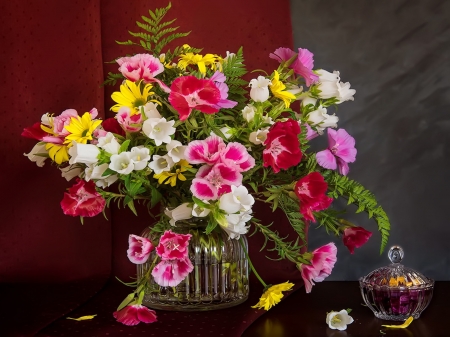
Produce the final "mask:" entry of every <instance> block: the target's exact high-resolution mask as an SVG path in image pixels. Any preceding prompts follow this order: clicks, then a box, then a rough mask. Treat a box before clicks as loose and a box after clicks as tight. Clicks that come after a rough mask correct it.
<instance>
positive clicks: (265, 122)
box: [262, 115, 275, 125]
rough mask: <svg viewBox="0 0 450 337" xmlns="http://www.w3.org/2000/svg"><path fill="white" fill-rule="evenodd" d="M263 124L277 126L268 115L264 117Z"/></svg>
mask: <svg viewBox="0 0 450 337" xmlns="http://www.w3.org/2000/svg"><path fill="white" fill-rule="evenodd" d="M262 122H263V124H270V125H273V124H275V122H274V121H273V120H272V117H269V116H268V115H265V116H263V119H262Z"/></svg>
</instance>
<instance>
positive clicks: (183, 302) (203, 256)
mask: <svg viewBox="0 0 450 337" xmlns="http://www.w3.org/2000/svg"><path fill="white" fill-rule="evenodd" d="M205 229H206V222H205V221H203V220H198V219H197V220H195V221H189V220H184V221H177V223H176V227H172V228H171V230H172V231H173V232H176V233H179V234H191V235H192V236H191V239H190V241H189V259H190V260H191V262H192V265H193V266H194V269H193V270H192V272H191V273H189V275H188V276H187V277H186V278H185V279H184V280H183V281H181V283H180V284H178V285H177V286H176V287H162V286H160V285H158V284H157V283H156V282H155V281H154V279H153V277H152V276H151V275H150V277H149V279H148V281H147V282H146V287H145V295H144V299H143V304H144V305H145V306H147V307H149V308H152V309H159V310H172V311H206V310H215V309H222V308H228V307H232V306H235V305H238V304H240V303H243V302H244V301H245V300H247V298H248V294H249V284H248V262H247V259H246V252H244V249H245V250H246V251H248V244H247V239H246V238H245V236H244V235H241V238H242V243H243V244H241V243H240V242H239V240H233V239H231V240H230V239H228V234H226V232H224V231H213V233H210V234H208V235H207V234H206V233H205ZM154 235H155V234H152V233H151V228H147V229H145V230H144V231H143V233H142V234H141V236H143V237H147V238H148V239H150V240H151V241H152V242H155V241H156V242H157V241H158V240H155V238H156V237H153V236H154ZM156 257H157V255H156V252H155V251H153V252H152V253H151V255H150V257H149V259H148V262H146V263H144V264H141V265H138V266H137V276H138V281H139V280H141V279H142V277H144V275H145V274H146V273H147V271H148V269H149V268H150V266H151V263H152V262H153V261H154V259H155V258H156ZM158 259H159V258H158ZM157 261H159V260H157Z"/></svg>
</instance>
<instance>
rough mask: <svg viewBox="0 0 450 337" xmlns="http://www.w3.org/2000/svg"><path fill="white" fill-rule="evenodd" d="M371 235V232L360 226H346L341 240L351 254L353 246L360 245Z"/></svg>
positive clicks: (357, 246)
mask: <svg viewBox="0 0 450 337" xmlns="http://www.w3.org/2000/svg"><path fill="white" fill-rule="evenodd" d="M371 236H372V233H371V232H369V231H368V230H365V229H364V228H362V227H347V228H346V229H345V230H344V235H343V236H342V240H343V241H344V245H345V246H346V247H347V248H348V250H349V251H350V253H351V254H353V253H354V251H355V248H359V247H362V246H363V245H364V244H365V243H366V242H367V241H369V238H370V237H371Z"/></svg>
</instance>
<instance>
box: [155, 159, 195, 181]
mask: <svg viewBox="0 0 450 337" xmlns="http://www.w3.org/2000/svg"><path fill="white" fill-rule="evenodd" d="M175 167H178V168H177V169H176V170H175V172H168V171H163V172H161V173H159V174H155V175H154V176H153V178H155V179H158V183H159V184H162V183H163V182H164V181H166V182H165V183H164V184H170V186H172V187H175V185H176V184H177V179H178V180H181V181H185V180H186V177H185V176H184V175H183V172H185V171H186V170H187V169H188V168H190V167H192V166H191V165H189V163H188V162H187V161H186V160H184V159H181V160H180V161H179V162H178V163H177V164H176V165H175ZM166 179H167V180H166Z"/></svg>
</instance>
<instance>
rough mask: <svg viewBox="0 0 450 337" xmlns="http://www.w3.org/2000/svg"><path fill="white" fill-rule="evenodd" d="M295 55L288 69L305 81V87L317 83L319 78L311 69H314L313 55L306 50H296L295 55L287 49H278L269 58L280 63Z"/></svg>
mask: <svg viewBox="0 0 450 337" xmlns="http://www.w3.org/2000/svg"><path fill="white" fill-rule="evenodd" d="M296 54H297V58H296V59H295V60H294V62H292V63H291V65H290V66H289V68H291V69H293V70H294V72H295V73H296V74H298V75H300V76H302V77H303V78H304V79H305V82H306V86H308V87H309V86H310V85H311V84H313V83H315V82H317V81H318V79H319V76H318V75H316V74H315V73H314V72H313V70H312V68H313V67H314V60H313V57H314V54H313V53H311V52H310V51H309V50H308V49H302V48H298V53H295V52H294V51H293V50H291V49H289V48H278V49H277V50H275V51H274V52H273V53H271V54H270V55H269V57H270V58H272V59H274V60H278V61H280V62H284V61H287V60H289V59H291V58H292V57H293V56H294V55H296Z"/></svg>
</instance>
